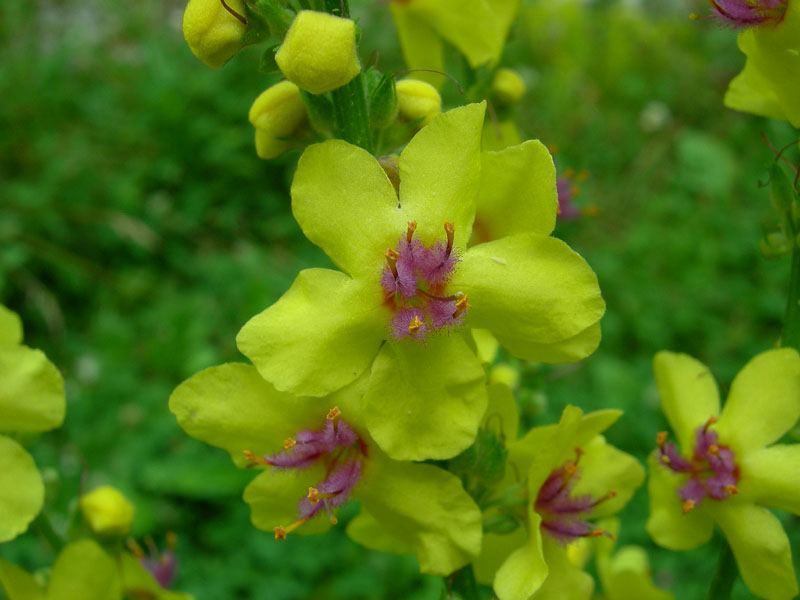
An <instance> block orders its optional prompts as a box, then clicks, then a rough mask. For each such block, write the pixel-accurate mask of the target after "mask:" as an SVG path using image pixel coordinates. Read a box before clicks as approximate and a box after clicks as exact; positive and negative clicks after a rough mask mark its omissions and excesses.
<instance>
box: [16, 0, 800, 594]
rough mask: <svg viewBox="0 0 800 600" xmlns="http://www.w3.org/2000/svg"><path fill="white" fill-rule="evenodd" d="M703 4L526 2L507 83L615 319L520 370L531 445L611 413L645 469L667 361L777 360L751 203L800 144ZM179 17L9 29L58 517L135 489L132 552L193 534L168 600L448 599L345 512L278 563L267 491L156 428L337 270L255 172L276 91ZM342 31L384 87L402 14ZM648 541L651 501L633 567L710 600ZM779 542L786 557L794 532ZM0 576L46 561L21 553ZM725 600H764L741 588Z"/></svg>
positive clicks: (99, 17) (776, 299)
mask: <svg viewBox="0 0 800 600" xmlns="http://www.w3.org/2000/svg"><path fill="white" fill-rule="evenodd" d="M703 6H704V3H703V2H701V1H699V0H698V1H697V2H690V1H688V0H687V1H685V2H664V1H663V0H652V1H650V2H646V1H644V0H643V1H641V2H631V1H628V2H620V1H614V0H606V1H596V2H571V1H566V0H565V1H561V2H554V1H552V0H525V1H524V3H523V8H522V10H521V13H520V15H519V17H518V19H517V22H516V24H515V26H514V28H513V30H512V34H511V37H510V39H509V43H508V46H507V48H506V52H505V55H504V59H503V64H504V65H506V66H509V67H512V68H515V69H517V70H518V71H519V72H520V73H521V74H522V75H523V77H524V78H525V80H526V82H527V84H528V93H527V95H526V97H525V99H524V100H523V102H522V104H521V105H520V106H519V107H518V109H517V112H516V121H517V123H518V125H519V127H520V129H521V131H522V132H523V134H524V136H525V137H538V138H540V139H541V140H542V141H543V142H544V143H545V144H548V145H549V146H551V147H552V148H554V149H555V150H557V153H556V163H557V165H558V167H559V170H560V171H564V170H566V169H567V168H569V167H571V168H573V169H574V170H576V171H580V170H584V169H585V170H586V171H588V173H589V178H588V179H587V180H586V181H584V182H583V183H581V184H580V185H581V194H580V196H579V197H578V200H577V202H578V203H583V204H584V205H586V206H589V205H595V206H597V208H598V209H599V211H598V214H597V216H593V217H588V216H587V217H583V218H581V219H578V220H576V221H573V222H568V223H562V224H559V226H558V227H557V229H556V235H557V236H559V237H561V238H563V239H564V240H566V241H567V242H568V243H569V244H571V245H572V246H573V248H575V249H576V250H577V251H578V252H580V253H581V254H582V255H583V256H584V257H585V258H586V259H587V260H588V262H589V264H590V265H592V267H593V268H594V269H595V270H596V272H597V274H598V277H599V279H600V284H601V289H602V290H603V292H604V295H605V298H606V301H607V303H608V312H607V314H606V316H605V318H604V320H603V326H604V339H603V342H602V344H601V346H600V349H599V350H598V351H597V353H596V354H594V355H593V356H591V357H590V358H589V359H588V360H586V361H585V362H584V363H583V364H580V365H571V366H562V367H539V366H536V365H520V368H521V369H522V373H523V386H522V387H523V390H522V391H521V392H520V393H519V394H518V400H519V403H520V406H521V410H522V413H523V415H524V419H525V422H526V423H527V424H528V425H533V424H535V423H547V422H552V421H553V420H555V419H556V418H557V416H558V415H559V414H560V412H561V409H562V408H563V406H564V405H565V404H567V403H573V404H577V405H579V406H581V407H583V408H584V409H586V410H592V409H596V408H600V407H617V408H621V409H623V410H625V416H624V417H623V419H621V421H620V422H619V423H618V424H617V425H616V426H615V427H614V428H612V429H611V430H610V432H609V433H608V437H609V438H610V440H611V441H612V442H613V443H614V444H616V445H618V446H619V447H620V448H622V449H624V450H626V451H628V452H631V453H634V454H636V455H637V456H639V457H640V458H642V459H643V458H644V457H645V456H646V455H647V453H649V452H650V451H651V450H652V448H653V446H654V436H655V434H656V432H657V431H659V430H661V429H664V428H665V422H664V420H663V417H662V416H661V413H660V410H659V401H658V396H657V393H656V390H655V387H654V383H653V377H652V372H651V359H652V355H653V354H654V353H655V352H656V351H658V350H660V349H671V350H680V351H683V352H687V353H690V354H692V355H694V356H696V357H697V358H699V359H700V360H702V361H703V362H705V363H707V364H708V365H709V366H710V367H711V369H712V370H713V371H714V373H715V374H716V376H717V378H718V380H719V381H720V384H721V388H722V390H723V393H724V391H725V390H726V389H727V386H728V385H729V383H730V381H731V379H732V378H733V376H734V375H735V373H736V372H737V371H738V370H739V369H740V368H741V367H742V365H743V364H744V363H745V362H746V361H747V360H748V359H749V358H750V357H752V356H753V355H754V354H756V353H758V352H760V351H763V350H765V349H767V348H769V347H771V346H773V345H774V344H775V342H776V340H777V338H778V336H779V334H780V328H781V320H782V314H783V309H784V294H785V287H786V282H787V280H788V269H789V264H788V261H785V260H784V261H768V260H766V259H765V258H763V257H762V255H761V253H760V251H759V240H760V239H761V237H762V235H763V232H764V231H765V228H769V227H772V226H773V225H775V221H776V217H775V213H773V211H772V209H771V207H770V204H769V196H768V190H767V188H762V187H760V186H759V181H763V182H766V179H767V177H766V168H767V167H768V166H769V164H770V163H771V160H772V153H771V152H770V151H769V149H768V148H767V147H766V145H765V144H764V143H763V141H762V140H761V139H760V133H761V132H764V133H765V134H766V135H767V136H768V137H769V139H770V140H772V141H773V143H774V144H775V145H776V146H779V147H780V146H783V145H784V144H786V143H788V142H790V141H791V140H792V139H793V138H794V139H796V132H793V130H791V128H789V127H788V125H786V124H784V123H776V122H771V121H768V120H764V119H759V118H756V117H752V116H749V115H743V114H737V113H734V112H732V111H730V110H728V109H725V108H724V107H723V105H722V96H723V94H724V91H725V88H726V86H727V83H728V81H729V80H730V79H731V77H732V76H733V75H734V74H736V73H737V72H738V71H739V70H740V69H741V67H742V65H743V63H744V57H743V55H741V53H740V52H739V51H738V50H737V48H736V39H735V34H734V33H733V32H731V31H728V30H725V29H721V28H719V27H717V26H715V25H713V24H712V23H710V22H705V21H699V22H692V21H690V20H689V18H688V15H689V14H690V13H691V12H693V11H694V12H701V11H702V10H703ZM183 8H184V2H182V1H181V0H163V1H161V2H115V1H112V0H69V1H63V0H37V1H35V2H32V3H23V2H2V3H0V97H2V99H3V100H2V108H1V109H0V115H2V117H1V118H2V128H0V302H2V303H3V304H5V305H7V306H9V307H10V308H12V309H13V310H15V311H17V312H19V313H20V314H21V316H22V318H23V322H24V324H25V327H26V334H25V339H26V343H27V344H28V345H30V346H32V347H35V348H41V349H43V350H44V351H45V352H46V353H47V355H48V356H49V357H50V358H51V360H52V361H53V362H55V364H56V365H58V366H59V368H60V369H61V370H62V372H63V373H64V377H65V379H66V382H67V400H68V405H67V417H66V422H65V424H64V427H63V428H61V429H59V430H56V431H54V432H51V433H47V434H45V435H43V436H42V437H41V438H40V440H39V441H38V443H36V444H34V445H32V446H31V448H30V450H31V452H32V454H33V455H34V457H35V458H36V461H37V464H38V465H39V466H40V467H41V468H43V469H44V470H45V472H46V475H47V478H48V494H49V496H48V498H49V504H48V506H49V507H50V508H49V509H48V513H49V515H50V517H51V519H52V520H53V521H54V523H55V524H56V526H63V525H65V520H66V515H67V514H68V513H69V511H70V510H71V508H72V506H71V503H74V498H75V497H76V495H77V493H78V491H79V489H80V485H81V476H82V473H84V472H85V474H86V475H85V478H86V481H85V483H84V489H89V488H92V487H95V486H96V485H100V484H103V483H110V484H113V485H115V486H117V487H119V488H120V489H122V490H123V491H124V492H125V493H126V494H127V495H128V496H129V497H130V498H131V499H132V500H133V501H134V502H135V504H136V506H137V515H136V520H135V523H134V532H133V535H134V537H136V538H138V539H142V538H143V537H144V536H146V535H152V536H153V537H154V538H155V539H156V541H157V542H159V543H161V542H163V539H164V536H165V534H166V532H167V531H174V532H176V533H177V534H178V550H177V553H178V556H179V560H180V573H179V578H178V581H177V583H176V588H178V589H183V590H185V591H188V592H191V593H193V594H194V595H195V596H196V597H197V599H198V600H203V599H217V600H219V599H242V600H246V599H253V600H294V599H304V598H311V597H314V598H316V599H318V600H344V599H349V600H355V599H378V598H387V599H419V600H422V599H430V600H436V599H437V598H438V597H439V593H440V590H441V585H442V584H441V580H440V579H436V578H431V577H421V576H420V575H419V574H418V569H417V565H416V561H415V559H413V558H410V557H390V556H386V555H382V554H378V553H373V552H369V551H366V550H364V549H362V548H360V547H358V546H356V545H355V544H353V543H352V542H350V541H349V540H348V539H347V538H346V536H345V535H344V527H343V526H342V525H343V524H344V523H345V522H346V521H347V518H348V515H349V516H352V515H353V514H355V512H356V511H357V507H356V506H353V505H351V506H349V507H348V508H346V509H345V510H344V511H343V512H342V516H343V518H342V525H340V526H339V527H336V528H334V530H333V531H332V532H331V533H330V534H328V535H326V536H323V537H303V536H290V537H289V539H287V540H286V541H285V542H281V543H278V542H275V541H274V540H273V539H272V537H273V536H272V534H271V533H265V532H261V531H258V530H256V529H254V528H253V527H252V526H251V525H250V522H249V511H248V508H247V506H246V505H245V504H244V502H243V501H241V493H242V490H243V489H244V487H245V485H246V484H247V482H248V481H249V480H250V479H251V477H252V473H251V472H244V471H239V470H237V469H235V468H234V467H233V466H232V464H231V462H230V459H229V458H228V456H227V454H225V453H224V452H223V451H221V450H216V449H213V448H210V447H208V446H205V445H203V444H201V443H200V442H197V441H195V440H194V439H192V438H189V437H188V436H186V435H185V434H183V432H182V431H181V430H180V429H179V428H178V427H177V425H176V423H175V420H174V418H173V417H172V415H171V414H170V413H169V411H168V409H167V401H168V398H169V394H170V392H171V390H172V389H173V388H174V387H175V386H176V385H177V384H179V383H180V382H181V381H183V380H184V379H186V378H187V377H189V376H190V375H192V374H193V373H195V372H197V371H198V370H200V369H203V368H205V367H208V366H211V365H215V364H219V363H221V362H224V361H242V360H244V359H243V357H242V356H241V355H239V354H238V352H237V350H236V347H235V341H234V339H235V335H236V333H237V331H238V330H239V328H240V327H241V325H242V324H244V322H245V321H246V320H247V319H248V318H250V317H251V316H252V315H254V314H256V313H257V312H259V311H261V310H263V309H264V308H265V307H267V306H268V305H270V304H271V303H272V302H274V301H275V300H276V299H277V298H278V297H279V296H280V294H282V293H283V292H284V291H285V290H286V289H287V288H288V287H289V285H290V283H291V281H292V280H293V279H294V276H295V274H296V273H297V271H298V270H299V269H301V268H304V267H307V266H326V265H328V264H329V262H328V259H327V258H326V257H325V256H324V255H323V253H322V252H321V251H319V250H318V249H316V248H315V247H313V246H312V245H311V244H310V243H309V242H307V241H306V240H305V238H304V237H303V235H302V234H301V232H300V230H299V228H298V226H297V225H296V223H295V222H294V220H293V219H292V216H291V212H290V208H289V196H288V187H289V182H290V181H291V176H292V171H293V168H294V163H295V162H296V160H297V153H295V154H289V155H285V156H284V157H282V158H281V159H279V160H277V161H270V162H265V161H261V160H259V159H258V158H257V157H256V155H255V152H254V148H253V130H252V128H251V126H250V125H249V124H248V122H247V111H248V109H249V107H250V104H251V103H252V101H253V99H254V98H255V97H256V95H258V93H260V92H261V91H262V90H263V89H265V88H266V87H267V86H268V85H269V84H271V83H272V82H273V81H274V80H275V78H274V77H268V76H265V75H261V74H260V73H259V72H258V70H257V64H258V59H259V49H249V50H246V51H245V52H243V53H242V54H241V55H239V56H238V57H236V58H234V59H233V60H232V61H231V62H230V63H229V64H228V65H226V66H225V67H224V68H223V69H221V70H219V71H212V70H209V69H208V68H206V67H205V66H204V65H203V64H202V63H200V61H198V60H196V59H195V58H194V57H193V56H192V55H191V53H190V52H189V49H188V47H187V46H186V44H185V42H184V41H183V36H182V33H181V28H180V23H181V17H182V13H183ZM353 13H354V14H355V15H356V16H358V17H360V21H359V25H360V27H361V28H362V31H363V33H364V37H363V39H362V42H361V50H362V57H361V58H362V61H363V60H365V59H366V56H367V54H369V52H371V51H372V50H373V49H376V48H377V49H379V50H380V55H381V59H380V60H381V64H380V67H381V68H382V69H384V70H387V71H398V70H401V69H402V68H403V65H402V61H401V58H400V56H399V53H398V51H397V49H396V48H397V42H396V37H395V33H394V30H393V27H392V23H391V19H390V18H389V14H388V8H387V6H386V5H385V4H383V3H381V2H367V1H361V2H353ZM447 94H448V96H446V100H448V99H449V100H451V101H453V102H458V98H457V94H455V91H454V90H453V89H451V88H448V89H447ZM795 437H797V436H795ZM646 516H647V498H646V491H645V490H644V488H643V489H641V490H640V491H639V492H638V493H637V495H636V496H635V498H634V501H633V502H632V503H631V505H630V506H629V508H628V509H627V510H626V512H625V513H623V517H624V522H623V529H622V533H621V542H622V543H637V544H641V545H643V546H645V547H646V548H647V549H648V552H649V553H650V557H651V562H652V568H653V573H654V577H655V580H656V582H657V583H658V584H659V585H661V586H664V587H667V588H668V589H670V590H672V591H673V592H675V593H676V597H677V598H701V597H703V596H704V594H705V590H706V589H707V586H708V581H709V580H710V577H711V575H712V573H713V571H714V568H715V561H716V559H715V557H716V549H715V548H713V547H712V548H710V549H709V548H708V547H706V548H701V549H699V550H697V551H694V552H689V553H681V554H675V553H669V552H666V551H663V550H660V549H659V548H658V547H656V546H654V545H653V544H652V543H651V542H650V541H649V538H648V537H647V534H646V533H645V531H644V522H645V520H646ZM781 518H782V519H783V520H784V524H785V525H786V527H787V530H789V531H790V535H791V536H792V537H793V545H794V549H795V554H796V555H797V554H798V553H800V535H799V534H798V529H800V528H798V527H797V525H798V523H797V519H795V518H792V517H790V516H788V515H785V514H784V515H781ZM713 543H714V544H716V543H717V540H716V539H715V541H714V542H713ZM0 556H2V557H3V558H7V559H9V560H12V561H14V562H17V563H18V564H20V565H21V566H23V567H25V568H27V569H36V568H40V567H42V566H44V565H48V564H51V562H52V557H51V556H50V555H49V554H48V551H47V548H46V547H45V546H43V545H41V544H40V543H39V542H38V541H37V540H36V539H35V538H34V537H33V536H32V534H28V535H24V536H22V537H20V538H18V539H17V540H15V541H13V542H11V543H8V544H4V545H2V546H0ZM1 594H2V592H0V595H1ZM735 597H737V598H748V597H749V595H748V593H747V591H746V590H745V589H744V587H743V586H742V584H741V583H739V584H737V587H736V590H735Z"/></svg>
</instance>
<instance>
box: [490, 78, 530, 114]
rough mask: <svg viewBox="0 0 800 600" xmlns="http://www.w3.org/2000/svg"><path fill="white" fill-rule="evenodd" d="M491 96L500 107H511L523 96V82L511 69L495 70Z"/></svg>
mask: <svg viewBox="0 0 800 600" xmlns="http://www.w3.org/2000/svg"><path fill="white" fill-rule="evenodd" d="M491 89H492V95H493V96H494V99H495V100H496V101H497V103H498V104H500V105H501V106H511V105H513V104H516V103H517V102H519V101H520V100H521V99H522V96H523V95H524V94H525V82H524V81H522V77H520V76H519V73H517V72H516V71H512V70H511V69H497V72H496V73H495V74H494V78H493V79H492V87H491Z"/></svg>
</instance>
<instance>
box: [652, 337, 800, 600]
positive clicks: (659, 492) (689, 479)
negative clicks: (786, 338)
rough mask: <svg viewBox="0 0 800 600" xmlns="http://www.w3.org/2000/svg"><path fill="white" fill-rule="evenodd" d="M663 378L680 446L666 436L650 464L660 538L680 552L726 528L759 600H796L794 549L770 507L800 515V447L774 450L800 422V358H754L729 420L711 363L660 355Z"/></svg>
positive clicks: (737, 387)
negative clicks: (707, 365) (783, 436)
mask: <svg viewBox="0 0 800 600" xmlns="http://www.w3.org/2000/svg"><path fill="white" fill-rule="evenodd" d="M654 369H655V374H656V382H657V384H658V388H659V392H660V394H661V404H662V408H663V410H664V414H665V415H666V417H667V420H668V421H669V423H670V425H671V426H672V430H673V431H674V432H675V436H676V437H677V438H678V443H679V446H678V447H675V446H673V445H672V444H670V443H669V442H667V441H666V439H667V435H666V433H662V434H659V436H658V440H657V441H658V445H659V448H658V450H657V451H656V452H654V453H653V455H651V457H650V480H649V484H648V488H649V494H650V518H649V520H648V522H647V530H648V531H649V533H650V535H651V536H652V537H653V539H654V540H655V541H656V542H657V543H658V544H660V545H662V546H665V547H667V548H670V549H672V550H688V549H690V548H694V547H695V546H699V545H700V544H703V543H705V542H707V541H708V540H709V538H710V537H711V534H712V531H713V528H714V523H716V524H717V525H719V527H720V529H722V532H723V533H724V534H725V537H726V538H727V540H728V543H729V544H730V547H731V549H732V550H733V554H734V556H735V557H736V562H737V564H738V566H739V572H740V573H741V575H742V579H744V582H745V584H747V586H748V587H749V588H750V590H751V591H752V592H753V593H754V594H755V595H757V596H759V597H761V598H767V599H769V600H782V599H788V598H793V597H794V596H795V595H796V594H797V591H798V589H797V582H796V580H795V575H794V569H793V567H792V559H791V550H790V547H789V540H788V538H787V537H786V533H785V532H784V530H783V527H782V526H781V523H780V521H779V520H778V519H777V517H775V516H774V515H773V514H772V513H771V512H769V511H768V510H767V509H766V508H763V505H766V506H772V507H775V508H781V509H784V510H788V511H790V512H792V513H794V514H800V478H798V476H797V475H798V472H799V471H800V445H797V444H794V445H772V446H771V445H770V444H773V443H774V442H776V441H778V440H779V439H780V438H781V436H782V435H783V434H784V433H786V432H787V431H788V430H789V429H790V428H791V427H792V426H793V425H794V424H795V422H796V421H797V419H798V417H800V356H798V354H797V352H796V351H795V350H793V349H789V348H784V349H780V350H770V351H768V352H764V353H762V354H759V355H758V356H756V357H755V358H753V359H752V360H751V361H750V362H749V363H748V364H747V365H745V367H744V368H743V369H742V370H741V372H740V373H739V374H738V375H737V376H736V378H735V379H734V381H733V384H732V385H731V388H730V392H729V394H728V400H727V401H726V403H725V406H724V408H723V409H722V412H721V413H720V406H719V395H718V392H717V386H716V383H715V382H714V378H713V376H712V375H711V372H710V371H709V370H708V368H707V367H706V366H705V365H703V364H702V363H700V362H698V361H697V360H695V359H694V358H692V357H690V356H688V355H686V354H673V353H671V352H660V353H658V354H657V355H656V357H655V359H654Z"/></svg>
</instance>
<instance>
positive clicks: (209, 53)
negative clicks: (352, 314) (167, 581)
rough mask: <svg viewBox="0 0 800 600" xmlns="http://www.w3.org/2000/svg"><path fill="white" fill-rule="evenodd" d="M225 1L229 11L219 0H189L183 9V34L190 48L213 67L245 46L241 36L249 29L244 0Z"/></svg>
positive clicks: (216, 66)
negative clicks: (245, 17) (245, 16)
mask: <svg viewBox="0 0 800 600" xmlns="http://www.w3.org/2000/svg"><path fill="white" fill-rule="evenodd" d="M225 2H226V4H227V5H228V7H229V8H230V11H228V10H227V9H226V8H225V6H224V5H223V4H222V2H220V0H189V4H188V5H187V6H186V11H185V12H184V13H183V37H185V38H186V43H187V44H189V49H190V50H191V51H192V54H194V55H195V56H196V57H197V58H199V59H200V60H202V61H203V62H204V63H206V64H207V65H208V66H209V67H211V68H212V69H219V68H220V67H221V66H222V65H224V64H225V63H226V62H228V60H229V59H230V58H231V57H232V56H233V55H234V54H236V53H237V52H239V50H241V49H242V47H243V46H244V44H243V43H242V36H243V35H244V33H245V31H246V30H247V25H246V24H245V23H243V22H242V19H244V16H243V15H244V14H245V9H244V3H243V2H242V0H225ZM231 11H233V12H231ZM233 13H236V15H238V16H239V17H240V18H237V16H236V15H234V14H233Z"/></svg>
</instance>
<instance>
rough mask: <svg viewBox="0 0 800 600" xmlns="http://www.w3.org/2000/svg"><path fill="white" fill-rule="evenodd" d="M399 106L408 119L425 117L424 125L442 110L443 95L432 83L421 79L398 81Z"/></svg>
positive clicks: (413, 119) (403, 116)
mask: <svg viewBox="0 0 800 600" xmlns="http://www.w3.org/2000/svg"><path fill="white" fill-rule="evenodd" d="M397 108H398V111H399V113H400V116H401V117H402V118H404V119H405V120H407V121H416V120H418V119H423V121H422V125H427V124H428V122H429V121H430V120H431V119H432V118H433V117H435V116H436V115H438V114H439V113H440V112H442V97H441V96H440V95H439V92H438V90H437V89H436V88H435V87H433V86H432V85H431V84H430V83H426V82H425V81H420V80H419V79H403V80H402V81H398V82H397Z"/></svg>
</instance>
